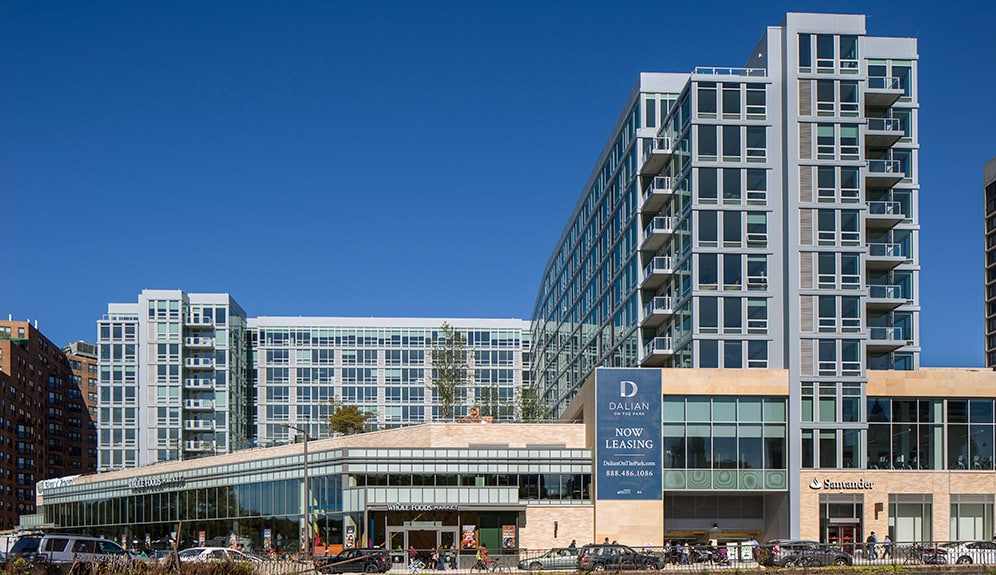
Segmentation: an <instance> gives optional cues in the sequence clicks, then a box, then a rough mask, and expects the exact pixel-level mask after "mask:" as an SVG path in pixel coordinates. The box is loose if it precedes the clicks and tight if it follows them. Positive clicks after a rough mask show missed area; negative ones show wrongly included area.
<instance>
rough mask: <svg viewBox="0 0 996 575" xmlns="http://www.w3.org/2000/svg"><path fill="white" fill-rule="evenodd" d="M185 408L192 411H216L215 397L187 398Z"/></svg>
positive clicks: (184, 403) (184, 401)
mask: <svg viewBox="0 0 996 575" xmlns="http://www.w3.org/2000/svg"><path fill="white" fill-rule="evenodd" d="M183 408H184V409H187V410H190V411H214V400H213V399H185V400H183Z"/></svg>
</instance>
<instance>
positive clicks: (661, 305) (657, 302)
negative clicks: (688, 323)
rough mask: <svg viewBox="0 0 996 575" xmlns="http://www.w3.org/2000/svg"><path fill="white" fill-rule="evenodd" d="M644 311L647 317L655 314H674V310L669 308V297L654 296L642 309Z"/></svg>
mask: <svg viewBox="0 0 996 575" xmlns="http://www.w3.org/2000/svg"><path fill="white" fill-rule="evenodd" d="M644 310H645V311H646V315H647V316H648V317H649V316H651V315H653V314H655V313H662V314H671V313H674V310H673V309H672V308H671V298H670V297H669V296H656V297H655V298H653V299H652V300H650V303H648V304H647V305H646V306H645V307H644Z"/></svg>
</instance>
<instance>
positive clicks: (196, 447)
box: [183, 441, 214, 451]
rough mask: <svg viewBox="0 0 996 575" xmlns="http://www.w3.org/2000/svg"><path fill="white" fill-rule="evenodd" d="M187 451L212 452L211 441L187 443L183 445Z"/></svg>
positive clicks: (212, 444) (212, 443)
mask: <svg viewBox="0 0 996 575" xmlns="http://www.w3.org/2000/svg"><path fill="white" fill-rule="evenodd" d="M183 448H184V449H186V450H187V451H214V442H213V441H187V442H185V443H184V444H183Z"/></svg>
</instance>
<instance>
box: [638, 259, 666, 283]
mask: <svg viewBox="0 0 996 575" xmlns="http://www.w3.org/2000/svg"><path fill="white" fill-rule="evenodd" d="M673 273H674V268H672V267H671V258H670V256H657V257H655V258H653V259H652V260H650V263H649V264H648V265H647V267H645V268H643V285H641V286H640V287H641V288H645V289H650V288H656V287H660V286H661V285H662V284H663V283H664V282H665V281H667V279H668V278H669V277H671V274H673Z"/></svg>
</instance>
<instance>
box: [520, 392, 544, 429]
mask: <svg viewBox="0 0 996 575" xmlns="http://www.w3.org/2000/svg"><path fill="white" fill-rule="evenodd" d="M548 417H549V410H548V409H547V407H546V401H544V400H543V396H542V395H541V394H540V392H539V390H537V389H536V387H535V386H533V385H530V386H528V387H527V386H525V385H523V386H522V391H521V392H519V420H520V421H526V422H530V421H544V420H546V419H547V418H548Z"/></svg>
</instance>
